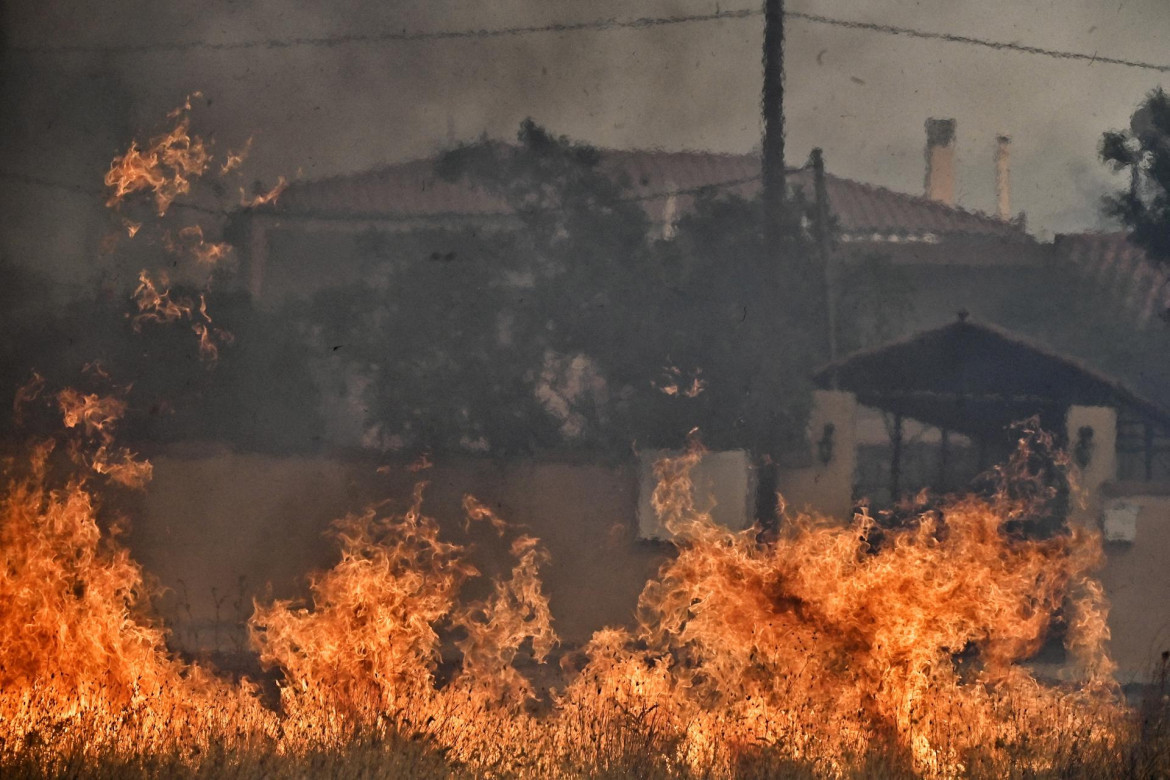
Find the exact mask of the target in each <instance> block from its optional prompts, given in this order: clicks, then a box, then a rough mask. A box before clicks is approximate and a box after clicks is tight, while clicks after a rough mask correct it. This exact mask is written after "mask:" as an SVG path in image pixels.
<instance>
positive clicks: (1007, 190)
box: [995, 135, 1012, 222]
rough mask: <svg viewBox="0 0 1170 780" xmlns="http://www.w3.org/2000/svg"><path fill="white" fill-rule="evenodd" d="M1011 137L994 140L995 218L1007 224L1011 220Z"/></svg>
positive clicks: (999, 137) (1003, 136) (1004, 136)
mask: <svg viewBox="0 0 1170 780" xmlns="http://www.w3.org/2000/svg"><path fill="white" fill-rule="evenodd" d="M1011 146H1012V137H1011V136H1010V135H1000V136H996V139H995V216H997V217H999V218H1000V219H1002V220H1003V221H1004V222H1007V221H1008V220H1010V219H1011V218H1012V159H1011V155H1012V149H1011Z"/></svg>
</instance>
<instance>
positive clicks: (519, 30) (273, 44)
mask: <svg viewBox="0 0 1170 780" xmlns="http://www.w3.org/2000/svg"><path fill="white" fill-rule="evenodd" d="M762 15H763V11H762V10H761V9H758V8H741V9H736V10H731V11H715V12H714V13H708V14H687V15H679V16H645V17H640V18H637V19H596V20H592V21H585V22H560V23H554V24H546V25H522V26H514V27H498V28H488V29H464V30H413V31H412V30H399V31H392V30H388V31H383V32H374V33H353V34H347V35H333V36H302V37H294V38H264V39H257V40H248V41H225V42H218V43H217V42H212V41H173V42H165V41H152V42H143V43H133V44H118V45H90V44H71V45H64V46H56V45H37V46H11V47H9V49H8V51H10V52H14V53H18V54H23V55H68V54H102V55H109V56H116V55H124V54H161V53H168V52H175V53H188V52H193V51H210V52H224V51H242V50H249V49H271V50H279V49H291V48H297V47H316V48H334V47H338V46H349V45H374V44H384V43H395V42H403V43H408V42H415V41H441V40H461V39H487V38H504V37H513V36H520V35H532V34H550V33H551V34H558V33H576V32H588V31H607V30H642V29H649V28H655V27H666V26H671V25H678V24H692V23H700V22H715V21H727V20H735V19H747V18H751V17H755V16H762ZM784 15H785V17H786V18H788V19H792V20H794V21H801V22H809V23H812V24H821V25H828V26H831V27H838V28H842V29H847V30H856V31H861V32H873V33H881V34H884V35H900V36H907V37H911V38H918V39H922V40H933V41H943V42H946V43H957V44H963V45H967V46H978V47H982V48H988V49H992V50H995V51H1005V52H1015V53H1018V54H1032V55H1038V56H1043V57H1052V58H1055V59H1063V60H1073V61H1081V62H1088V63H1090V64H1095V63H1100V64H1103V65H1118V66H1122V67H1127V68H1137V69H1141V70H1153V71H1157V72H1160V73H1170V65H1160V64H1158V63H1154V62H1144V61H1141V60H1132V59H1126V58H1122V57H1111V56H1105V55H1101V54H1097V53H1096V52H1094V53H1093V54H1086V53H1085V52H1075V51H1062V50H1059V49H1048V48H1044V47H1041V46H1030V45H1027V44H1022V43H1016V42H1014V41H995V40H990V39H987V38H978V37H974V36H970V35H959V34H956V33H943V32H933V31H930V30H921V29H917V28H913V27H898V26H895V25H890V24H880V23H876V22H859V21H856V20H850V19H840V18H836V17H831V16H823V15H820V14H809V13H804V12H802V11H785V13H784Z"/></svg>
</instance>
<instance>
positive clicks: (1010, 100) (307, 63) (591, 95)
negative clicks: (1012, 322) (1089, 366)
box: [0, 0, 1170, 276]
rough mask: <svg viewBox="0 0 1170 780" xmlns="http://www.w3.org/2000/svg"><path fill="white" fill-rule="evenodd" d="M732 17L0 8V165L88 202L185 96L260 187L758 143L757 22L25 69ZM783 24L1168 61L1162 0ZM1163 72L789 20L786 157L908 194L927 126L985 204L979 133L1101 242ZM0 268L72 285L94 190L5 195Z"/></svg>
mask: <svg viewBox="0 0 1170 780" xmlns="http://www.w3.org/2000/svg"><path fill="white" fill-rule="evenodd" d="M749 5H750V4H744V3H732V2H725V3H723V2H721V3H712V2H683V1H681V0H679V1H676V2H669V1H667V0H641V1H640V2H637V3H630V2H628V0H627V2H617V0H592V1H591V2H580V0H577V2H568V1H567V0H493V2H490V3H482V2H480V3H468V2H454V1H453V0H425V1H424V0H414V1H412V2H402V1H394V2H384V1H377V2H375V1H374V0H337V1H335V2H330V3H318V2H313V3H309V2H287V1H286V2H278V1H277V0H259V1H257V2H230V1H229V0H214V1H211V2H207V1H205V2H194V3H162V2H158V1H157V0H107V1H106V2H102V3H89V4H80V3H73V2H66V1H65V0H36V1H35V2H34V1H33V0H7V4H6V5H5V6H4V14H5V20H4V21H5V28H6V30H7V43H8V46H9V47H10V48H12V49H14V51H11V52H10V53H9V54H8V56H7V60H6V65H5V76H4V109H5V116H4V118H3V120H2V125H0V129H2V131H3V155H2V157H3V168H4V170H5V171H8V172H18V173H29V172H38V173H41V174H43V175H44V176H46V177H49V178H52V179H54V180H64V181H69V182H76V183H78V184H80V185H88V186H90V187H94V188H98V187H100V177H101V174H102V172H103V169H104V167H105V166H106V165H108V161H109V159H110V157H111V156H112V155H113V154H115V153H117V152H118V151H119V150H120V149H124V148H125V146H126V145H127V143H128V142H129V141H130V139H131V138H132V137H134V136H142V135H144V134H146V133H148V132H149V131H150V130H152V129H158V127H159V126H160V125H159V123H160V122H161V120H162V118H163V116H164V115H165V113H166V112H167V111H168V110H169V109H171V108H173V107H175V106H176V105H178V104H179V103H181V102H182V100H183V98H184V96H185V95H186V94H188V93H190V92H194V91H197V90H198V91H201V92H202V93H203V94H204V95H205V96H206V98H207V99H208V100H209V104H208V105H201V106H200V107H199V108H198V110H197V112H196V115H195V124H196V126H197V128H198V129H199V130H201V131H202V132H204V133H205V134H208V135H210V136H212V137H213V138H214V139H215V140H216V142H217V144H220V145H221V146H222V147H228V146H233V145H236V144H238V143H239V142H240V141H242V140H243V139H245V138H247V137H249V136H254V137H255V144H254V147H253V154H252V158H251V160H250V164H249V168H248V171H249V174H248V175H249V176H250V177H254V178H257V179H260V180H263V181H266V182H272V181H274V180H275V178H276V177H277V176H279V175H285V176H288V177H289V178H294V179H295V178H316V177H320V176H327V175H333V174H338V173H345V172H349V171H358V170H362V169H365V168H369V167H371V166H377V165H382V164H386V163H389V162H394V161H400V160H406V159H412V158H417V157H420V156H425V155H428V154H431V153H433V152H435V151H436V150H438V149H440V148H442V147H443V146H444V145H446V144H447V143H448V142H449V140H450V139H451V138H454V139H455V140H468V139H471V138H474V137H476V136H478V135H480V134H481V133H487V134H488V135H490V136H494V137H501V138H507V137H511V136H512V135H513V134H514V133H515V130H516V127H517V126H518V124H519V122H520V121H521V120H522V119H524V118H525V117H528V116H531V117H533V118H534V119H536V120H537V121H538V122H540V123H541V124H544V125H546V126H547V127H549V128H551V129H553V130H554V131H556V132H558V133H564V134H567V135H569V136H571V137H573V138H576V139H580V140H583V141H587V142H590V143H593V144H596V145H598V146H603V147H615V148H651V147H657V148H664V149H709V150H714V151H720V152H746V151H749V150H751V149H753V148H755V147H758V144H759V138H760V131H761V125H760V119H759V96H760V77H761V64H760V60H761V55H760V46H761V41H762V34H763V20H762V17H760V16H752V17H748V18H746V19H736V20H723V21H717V22H704V23H693V24H681V25H674V26H670V27H657V28H652V29H636V30H610V31H604V32H574V33H557V34H533V35H522V36H513V37H500V38H488V39H460V40H429V41H415V42H389V43H384V44H357V45H347V46H337V47H314V46H293V47H288V48H263V47H261V48H252V49H244V50H233V51H204V50H191V51H182V52H158V53H145V54H143V53H118V52H110V53H100V54H94V53H81V54H67V55H44V54H36V55H33V54H28V53H25V52H22V51H20V49H21V48H22V47H28V46H38V45H55V46H68V45H79V44H80V45H98V46H118V45H119V44H134V43H142V42H169V41H175V42H180V41H195V40H201V41H209V42H237V41H246V40H262V39H286V38H298V37H324V36H333V35H345V34H351V33H358V34H361V33H369V32H376V31H381V30H452V29H453V30H462V29H476V28H498V27H506V26H511V25H543V24H550V23H556V22H575V21H587V20H592V19H597V18H608V17H616V18H633V17H640V16H669V15H678V14H690V13H698V14H702V13H711V12H713V11H716V10H732V9H735V8H741V7H749ZM788 7H789V9H790V10H793V11H803V12H806V13H814V14H823V15H827V16H835V17H841V18H847V19H854V20H858V21H869V22H879V23H885V24H892V25H899V26H908V27H918V28H922V29H928V30H932V31H938V32H951V33H957V34H961V35H969V36H976V37H983V38H989V39H995V40H1003V41H1014V42H1020V43H1024V44H1028V45H1034V46H1041V47H1047V48H1053V49H1064V50H1072V51H1078V52H1085V53H1089V54H1092V53H1094V52H1096V53H1099V54H1101V55H1102V56H1113V57H1123V58H1129V59H1136V60H1144V61H1151V62H1156V63H1160V62H1163V61H1166V62H1170V55H1167V54H1166V53H1165V50H1164V42H1165V40H1167V34H1168V33H1170V4H1168V3H1166V2H1164V0H1105V1H1103V0H981V1H980V2H977V3H976V2H970V1H969V0H933V1H932V2H912V1H911V0H870V2H866V3H864V4H862V3H857V2H850V1H849V0H801V1H800V2H795V1H794V0H789V2H788ZM1162 78H1163V74H1161V73H1159V72H1156V71H1149V70H1136V69H1130V68H1123V67H1118V66H1112V65H1103V64H1100V63H1084V62H1072V61H1067V60H1054V59H1048V58H1044V57H1038V56H1032V55H1025V54H1019V53H1011V52H1004V51H991V50H987V49H981V48H974V47H969V46H962V45H957V44H951V43H944V42H938V41H923V40H915V39H911V38H906V37H892V36H888V35H881V34H876V33H872V32H863V31H851V30H843V29H839V28H833V27H826V26H823V25H817V24H813V23H809V22H805V21H799V20H791V21H789V23H788V25H787V47H786V93H785V98H786V103H785V113H786V122H787V158H788V163H789V164H790V165H799V164H802V163H803V162H804V161H805V159H806V158H807V156H808V152H809V151H810V150H811V149H812V148H813V147H814V146H820V147H823V148H824V150H825V156H826V161H827V165H828V168H829V170H830V171H831V172H833V173H836V174H838V175H841V176H846V177H849V178H854V179H858V180H861V181H866V182H871V183H874V184H880V185H884V186H888V187H891V188H893V189H897V190H901V191H905V192H912V193H918V192H920V191H921V188H922V177H923V141H924V132H923V123H924V120H925V119H926V118H927V117H929V116H936V117H953V118H955V119H956V120H957V121H958V186H957V193H958V200H959V203H960V204H961V205H963V206H965V207H968V208H973V209H979V210H985V211H991V210H993V208H994V194H993V186H994V185H993V182H994V169H993V152H994V139H995V136H996V135H997V134H999V133H1007V134H1010V135H1011V136H1012V138H1013V158H1012V170H1013V209H1014V210H1016V211H1024V212H1026V213H1027V216H1028V224H1029V227H1030V229H1032V230H1033V231H1034V232H1036V233H1037V234H1038V235H1041V236H1044V237H1046V236H1049V235H1051V234H1052V233H1054V232H1069V231H1077V230H1086V229H1100V228H1103V227H1107V226H1108V225H1107V223H1106V222H1104V221H1103V219H1102V217H1101V216H1100V198H1101V196H1102V194H1104V193H1105V192H1107V191H1108V190H1110V189H1111V188H1114V187H1117V186H1120V185H1121V183H1122V182H1120V181H1119V180H1118V179H1117V178H1116V177H1115V176H1114V175H1112V174H1111V173H1110V172H1109V170H1108V169H1107V168H1106V167H1105V166H1103V165H1102V164H1101V163H1100V162H1099V161H1098V159H1097V144H1098V141H1099V139H1100V136H1101V133H1102V132H1103V131H1104V130H1107V129H1113V128H1118V127H1123V126H1124V125H1125V124H1126V122H1127V120H1128V117H1129V115H1130V113H1131V112H1132V111H1133V109H1134V107H1135V106H1136V105H1137V104H1138V103H1139V102H1140V101H1141V99H1142V97H1143V95H1144V94H1146V93H1147V92H1148V91H1149V90H1150V89H1152V88H1154V87H1156V86H1157V85H1158V84H1159V83H1160V80H1161V79H1162ZM4 189H5V193H4V197H3V203H2V204H0V218H2V223H0V224H2V226H3V234H4V251H5V252H6V253H8V254H9V255H11V256H13V257H14V258H15V259H17V260H18V261H22V262H27V263H34V264H39V265H42V266H43V267H45V268H46V269H47V270H50V271H52V272H54V273H56V274H58V275H62V274H63V275H66V276H69V275H72V274H74V273H75V271H77V270H78V269H81V268H84V264H85V263H86V262H87V260H88V255H89V254H91V253H92V252H93V247H94V246H96V242H97V240H98V239H99V238H100V233H101V230H102V227H101V226H100V225H98V224H97V222H96V220H98V219H99V218H100V210H101V203H100V197H97V196H87V195H84V194H82V193H64V192H60V191H53V190H51V189H48V188H45V187H39V188H38V187H35V186H31V185H27V184H20V183H12V182H10V181H9V182H6V183H5V188H4Z"/></svg>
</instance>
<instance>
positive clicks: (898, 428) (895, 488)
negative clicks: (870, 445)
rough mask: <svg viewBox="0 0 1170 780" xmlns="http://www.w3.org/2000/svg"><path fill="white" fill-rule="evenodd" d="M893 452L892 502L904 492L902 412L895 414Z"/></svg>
mask: <svg viewBox="0 0 1170 780" xmlns="http://www.w3.org/2000/svg"><path fill="white" fill-rule="evenodd" d="M890 443H891V444H892V445H893V453H892V454H891V456H890V502H891V503H893V502H895V501H897V500H898V495H899V494H900V493H901V492H902V486H901V481H902V413H901V412H897V413H895V414H894V432H893V434H891V436H890Z"/></svg>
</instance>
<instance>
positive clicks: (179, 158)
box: [105, 99, 211, 237]
mask: <svg viewBox="0 0 1170 780" xmlns="http://www.w3.org/2000/svg"><path fill="white" fill-rule="evenodd" d="M190 105H191V104H190V99H188V102H187V104H186V106H185V107H184V108H180V109H177V110H176V112H173V113H172V118H177V119H178V122H177V123H176V124H175V126H174V127H173V128H172V129H171V130H170V131H169V132H167V133H164V134H162V135H159V136H156V137H155V138H152V139H151V140H150V142H149V143H148V144H147V145H146V146H145V148H139V146H138V143H137V142H134V143H131V144H130V148H129V149H127V150H126V153H125V154H123V155H119V156H118V157H115V158H114V161H113V163H112V164H111V165H110V170H109V171H107V172H106V178H105V184H106V186H107V187H109V188H110V189H111V190H113V192H112V193H111V195H110V198H109V200H108V201H107V204H106V205H108V206H111V207H113V206H117V205H119V204H121V203H122V202H123V201H124V200H125V199H126V198H127V197H128V196H130V195H132V194H134V193H136V192H146V191H149V192H151V193H152V194H153V195H154V201H155V208H156V210H157V212H158V215H159V216H160V217H161V216H163V215H165V214H166V213H167V210H168V209H169V208H170V207H171V204H172V203H174V201H175V198H177V197H179V196H180V195H183V194H185V193H188V192H190V191H191V183H192V181H193V180H194V179H196V178H198V177H200V176H202V175H203V174H204V173H205V172H206V171H207V168H208V166H209V165H210V164H211V153H210V152H209V151H208V150H207V146H206V144H204V142H203V139H202V138H200V137H199V136H197V135H195V136H192V135H191V133H190V129H191V120H190V118H189V117H187V116H186V115H185V112H186V111H188V110H189V109H190ZM134 232H136V231H131V233H130V235H131V237H133V235H134Z"/></svg>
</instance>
